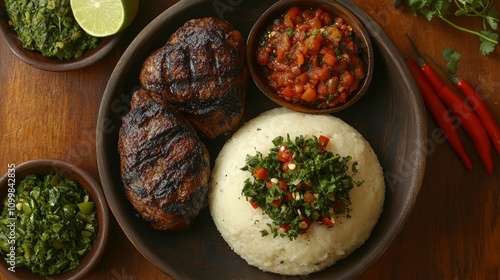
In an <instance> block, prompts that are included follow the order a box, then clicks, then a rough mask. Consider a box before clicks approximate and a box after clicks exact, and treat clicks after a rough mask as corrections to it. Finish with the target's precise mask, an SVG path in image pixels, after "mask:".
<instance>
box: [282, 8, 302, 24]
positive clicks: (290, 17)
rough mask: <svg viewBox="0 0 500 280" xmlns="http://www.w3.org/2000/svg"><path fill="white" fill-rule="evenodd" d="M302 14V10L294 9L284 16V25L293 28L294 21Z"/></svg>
mask: <svg viewBox="0 0 500 280" xmlns="http://www.w3.org/2000/svg"><path fill="white" fill-rule="evenodd" d="M299 14H300V10H299V8H297V7H292V8H290V10H288V12H286V14H285V15H284V16H283V24H285V26H287V27H290V28H293V25H294V23H293V22H294V19H295V18H296V17H297V16H298V15H299Z"/></svg>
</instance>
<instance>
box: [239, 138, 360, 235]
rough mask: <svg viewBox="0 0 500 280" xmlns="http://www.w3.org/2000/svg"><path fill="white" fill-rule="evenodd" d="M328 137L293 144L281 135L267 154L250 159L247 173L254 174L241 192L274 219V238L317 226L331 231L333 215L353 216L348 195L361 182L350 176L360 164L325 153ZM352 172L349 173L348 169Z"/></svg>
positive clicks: (296, 140)
mask: <svg viewBox="0 0 500 280" xmlns="http://www.w3.org/2000/svg"><path fill="white" fill-rule="evenodd" d="M329 141H330V139H329V138H328V137H326V136H323V135H321V136H319V137H304V136H299V137H296V138H295V141H292V140H291V139H290V137H289V136H288V137H287V138H286V139H285V138H283V137H281V136H278V137H276V138H275V139H274V140H273V144H274V147H273V148H272V149H271V150H270V152H269V154H268V155H267V156H265V157H264V156H263V155H262V153H260V152H257V153H256V155H254V156H250V155H247V157H246V165H245V166H244V167H243V168H242V170H243V171H248V172H251V173H252V179H247V180H246V181H245V184H244V187H243V190H242V194H243V195H244V196H245V197H246V198H247V200H248V201H249V202H250V204H251V205H252V206H253V207H254V208H256V209H257V208H261V209H262V210H263V211H264V213H265V214H267V215H268V216H269V217H270V218H271V219H272V220H273V223H274V225H269V228H270V231H267V230H263V231H261V233H262V235H263V236H265V235H268V234H271V233H272V234H273V235H274V236H275V237H276V236H277V235H281V236H282V237H284V236H288V237H289V238H290V239H295V238H297V237H298V236H301V235H304V234H306V232H307V230H308V228H309V227H310V226H311V224H312V223H313V222H315V223H318V224H320V225H324V226H327V227H332V226H334V224H335V215H340V214H343V215H346V216H347V217H348V216H349V211H350V208H349V205H350V204H351V201H350V198H349V191H350V190H351V189H352V188H353V187H354V186H359V185H361V184H362V183H363V181H362V180H359V181H355V180H354V179H353V177H352V175H353V174H355V173H356V172H357V170H356V166H357V162H354V163H352V164H351V167H350V168H349V165H348V163H349V162H350V161H351V157H349V156H346V157H341V156H340V155H336V154H333V153H332V152H330V151H328V150H326V149H325V148H326V146H327V145H328V143H329ZM349 169H350V171H349Z"/></svg>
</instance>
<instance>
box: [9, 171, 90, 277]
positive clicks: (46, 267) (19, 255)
mask: <svg viewBox="0 0 500 280" xmlns="http://www.w3.org/2000/svg"><path fill="white" fill-rule="evenodd" d="M8 205H15V208H14V209H12V207H10V206H8ZM97 227H98V225H97V218H96V212H95V210H94V202H92V201H90V196H89V194H88V193H87V192H86V191H85V190H84V189H82V188H81V187H80V186H79V185H78V184H77V183H76V182H75V181H73V180H70V179H67V178H64V177H62V176H59V175H56V174H50V175H47V176H45V177H43V178H39V177H38V176H37V175H35V174H31V175H28V176H26V177H25V178H24V179H23V180H22V181H21V182H20V183H19V185H18V186H17V188H16V192H15V196H14V197H10V198H9V200H7V198H6V200H5V201H4V209H3V211H2V217H1V222H0V248H1V250H0V251H1V253H2V255H3V257H4V258H5V260H6V261H7V262H8V263H9V264H10V262H9V261H10V260H11V258H10V257H9V255H15V267H16V268H17V267H26V268H28V269H29V270H31V271H32V272H33V273H34V274H37V275H41V276H46V277H48V276H50V275H54V274H59V273H64V272H69V271H71V270H74V269H76V268H77V267H78V266H79V265H80V260H81V258H82V257H83V256H84V255H85V254H86V253H87V252H88V251H89V250H90V249H91V247H92V244H93V243H94V240H95V238H96V236H97ZM13 233H14V234H15V239H10V236H11V234H13ZM14 241H15V242H14Z"/></svg>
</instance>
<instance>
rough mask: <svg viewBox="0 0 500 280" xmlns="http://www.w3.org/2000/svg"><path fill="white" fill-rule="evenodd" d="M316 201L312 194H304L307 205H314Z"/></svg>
mask: <svg viewBox="0 0 500 280" xmlns="http://www.w3.org/2000/svg"><path fill="white" fill-rule="evenodd" d="M315 200H316V197H315V196H314V194H312V193H310V192H306V193H304V202H305V203H313V202H314V201H315Z"/></svg>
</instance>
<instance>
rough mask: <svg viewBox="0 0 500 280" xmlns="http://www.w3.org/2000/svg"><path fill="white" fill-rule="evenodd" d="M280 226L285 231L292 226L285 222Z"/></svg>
mask: <svg viewBox="0 0 500 280" xmlns="http://www.w3.org/2000/svg"><path fill="white" fill-rule="evenodd" d="M280 228H282V229H283V230H284V231H285V232H287V231H289V230H290V229H291V228H292V227H291V226H289V225H286V224H283V225H281V226H280Z"/></svg>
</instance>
